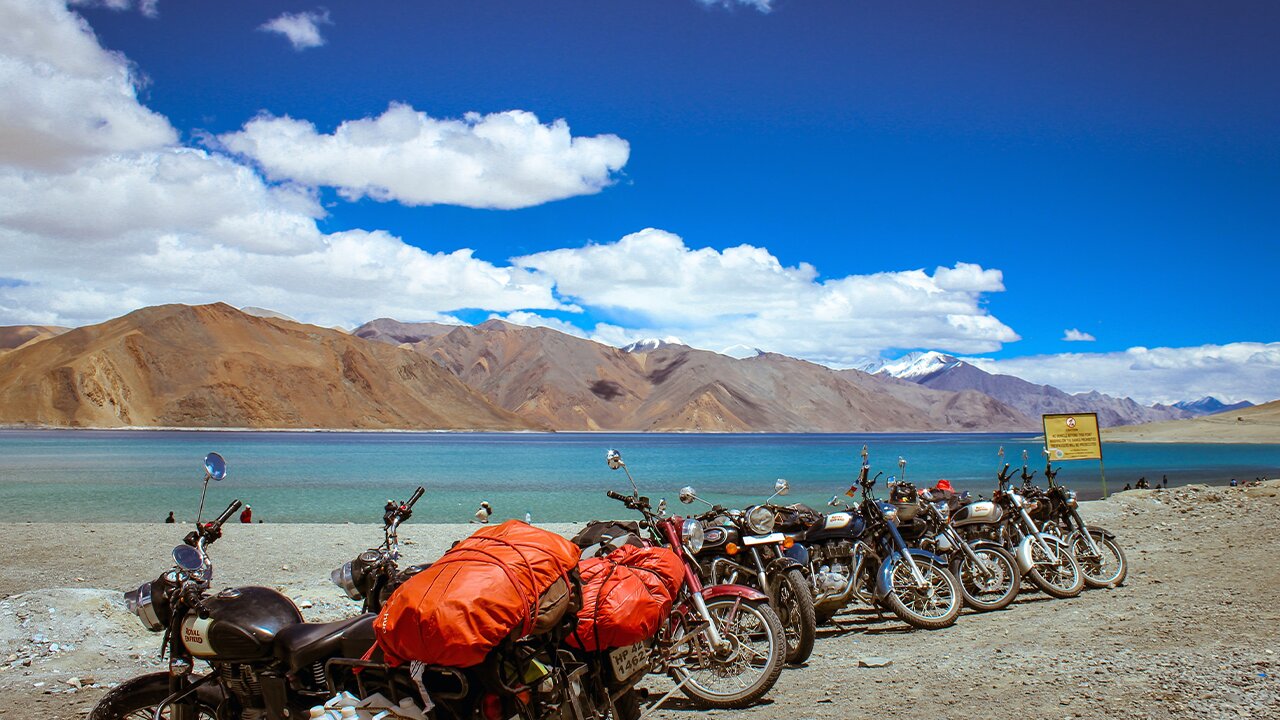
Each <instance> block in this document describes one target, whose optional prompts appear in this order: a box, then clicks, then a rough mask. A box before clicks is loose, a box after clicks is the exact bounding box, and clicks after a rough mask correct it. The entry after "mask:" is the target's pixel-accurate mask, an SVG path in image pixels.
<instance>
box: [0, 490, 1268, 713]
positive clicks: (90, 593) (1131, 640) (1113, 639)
mask: <svg viewBox="0 0 1280 720" xmlns="http://www.w3.org/2000/svg"><path fill="white" fill-rule="evenodd" d="M1082 507H1083V511H1084V513H1085V516H1086V518H1087V519H1088V520H1089V521H1090V522H1092V523H1094V524H1098V525H1102V526H1105V527H1108V528H1110V529H1111V530H1113V531H1115V532H1116V533H1117V535H1118V536H1119V538H1120V542H1121V544H1122V546H1123V547H1124V548H1125V549H1126V551H1127V553H1128V556H1129V561H1130V572H1129V578H1128V581H1127V582H1126V583H1125V585H1124V586H1122V587H1120V588H1118V589H1115V590H1094V591H1086V592H1085V593H1084V594H1082V595H1081V596H1080V597H1078V598H1074V599H1071V600H1053V599H1051V598H1048V597H1047V596H1045V595H1043V594H1040V593H1036V592H1032V591H1031V590H1030V588H1029V587H1028V588H1026V589H1024V591H1023V594H1022V595H1021V596H1020V597H1019V600H1018V601H1017V602H1016V603H1014V604H1013V605H1012V606H1011V607H1009V608H1008V609H1007V610H1004V611H1002V612H997V613H987V614H970V613H966V614H964V615H962V616H961V618H960V620H959V621H958V622H957V624H956V625H955V626H953V627H951V628H948V629H945V630H940V631H935V632H925V631H909V629H908V627H907V626H906V625H904V624H903V623H901V622H898V621H897V620H894V619H892V618H890V617H883V618H882V617H878V616H877V615H876V614H875V613H874V612H869V613H858V612H855V613H852V614H849V615H843V616H840V617H838V618H837V624H836V625H835V626H832V627H828V628H825V629H823V630H821V631H820V633H819V634H820V639H819V642H818V645H817V648H816V650H815V651H814V655H813V657H812V658H811V659H810V661H809V663H808V665H807V666H805V667H799V668H791V669H788V670H787V671H786V672H784V673H783V675H782V678H781V679H780V680H779V682H778V685H777V686H776V687H775V688H774V690H773V692H771V693H770V694H769V696H768V698H767V699H766V701H765V702H764V703H762V704H761V705H759V706H757V707H755V708H752V709H749V710H744V711H719V712H716V711H710V712H705V713H704V712H700V711H697V710H694V709H692V708H691V707H690V706H688V705H687V704H686V703H684V702H682V701H680V700H679V699H672V700H671V701H669V702H668V703H667V704H666V705H664V706H663V707H662V708H660V709H658V710H657V712H656V713H655V716H656V717H659V718H667V719H669V720H680V719H688V718H692V717H696V716H701V715H707V716H718V717H728V718H739V717H741V718H761V719H766V718H768V719H772V718H788V719H791V720H805V719H807V718H815V719H816V718H848V717H874V716H879V715H894V716H903V717H912V718H916V717H918V718H957V719H958V718H966V719H968V718H993V719H994V718H1002V719H1005V718H1011V717H1013V718H1017V717H1026V718H1063V719H1066V718H1114V717H1124V718H1152V719H1157V718H1158V719H1159V720H1168V719H1170V718H1280V679H1278V676H1280V656H1278V655H1277V653H1278V652H1280V562H1277V559H1276V548H1277V547H1280V482H1277V481H1272V482H1271V483H1269V484H1268V485H1267V486H1265V487H1262V488H1250V489H1244V488H1217V487H1215V488H1207V487H1203V486H1188V487H1185V488H1175V489H1171V490H1162V491H1130V492H1127V493H1121V494H1118V495H1116V496H1113V497H1112V498H1111V499H1110V500H1107V501H1097V502H1090V503H1084V504H1083V506H1082ZM474 527H475V526H466V525H413V524H410V525H408V526H406V527H405V528H404V531H403V532H402V534H401V537H402V539H404V540H407V541H408V543H407V544H406V546H405V547H404V548H403V549H404V551H405V560H406V561H408V562H421V561H426V560H431V559H434V558H436V557H438V556H439V555H440V554H441V553H442V552H443V551H444V549H445V548H446V547H448V545H449V544H450V543H451V542H452V541H454V540H456V539H458V538H460V537H462V536H464V535H466V534H467V533H469V532H470V531H471V530H473V529H474ZM547 527H549V528H550V529H552V530H556V531H557V532H564V533H572V532H573V531H574V530H576V527H575V526H572V525H549V526H547ZM189 529H190V528H189V526H188V527H185V528H184V527H183V526H182V525H178V526H165V525H127V524H118V525H111V524H99V525H85V526H79V527H75V526H64V525H54V524H33V523H27V524H0V598H2V599H0V716H3V717H6V718H9V717H12V718H15V719H16V718H42V719H51V718H79V717H81V716H83V715H84V714H85V713H86V712H88V709H89V708H90V707H92V705H93V703H94V702H96V701H97V699H98V698H99V697H101V695H102V694H103V693H104V692H105V688H106V687H108V686H109V685H110V684H111V683H114V682H119V681H121V680H123V679H125V678H128V677H131V676H133V675H136V674H139V673H141V672H146V671H150V670H152V669H156V668H158V667H159V665H158V662H157V660H156V657H155V654H156V651H157V650H158V648H159V636H158V635H152V634H150V633H148V632H146V631H145V630H143V629H142V627H141V625H139V623H138V622H137V619H136V618H134V617H133V616H132V615H131V614H129V613H128V612H127V611H126V610H125V609H124V605H123V602H122V600H121V597H120V592H121V591H123V590H128V589H132V588H133V587H136V586H137V585H138V584H140V583H141V582H143V581H145V580H148V579H151V578H153V577H155V576H156V575H157V574H159V572H160V571H161V570H163V569H164V568H166V567H168V566H169V565H170V564H171V561H170V558H169V549H170V548H171V547H172V546H173V545H174V544H176V543H177V542H178V541H179V540H180V539H181V536H182V535H183V534H184V533H185V532H186V531H187V530H189ZM380 537H381V529H380V527H376V526H371V525H248V526H240V525H236V526H228V528H227V529H226V532H225V536H224V538H223V540H222V541H220V542H219V543H218V544H217V545H215V546H214V548H213V551H212V555H213V559H214V562H215V566H216V573H215V579H216V582H215V586H216V587H220V586H223V585H241V584H264V581H266V583H265V584H271V585H272V586H273V587H276V588H277V589H279V590H281V591H282V592H285V593H286V594H288V595H289V596H290V597H293V598H294V599H295V601H297V602H298V603H299V604H300V605H301V606H303V608H304V609H303V613H304V615H306V616H307V619H308V620H312V621H326V620H334V619H338V618H341V617H345V616H347V615H349V614H351V613H352V612H353V611H354V610H355V609H356V608H355V606H354V603H352V602H350V601H348V600H346V598H345V597H344V596H342V595H341V593H340V592H339V591H338V590H337V588H336V587H334V586H332V585H331V584H329V582H328V573H329V570H330V569H331V568H333V567H335V566H337V565H339V564H340V563H342V562H344V561H346V560H348V559H350V558H351V557H352V556H353V555H355V553H356V552H358V551H359V550H362V549H364V548H366V547H368V546H369V545H372V544H375V543H376V541H377V540H379V539H380ZM869 658H885V659H887V660H889V661H890V664H889V665H888V666H886V667H876V668H865V667H859V662H858V661H859V660H862V659H869ZM664 683H665V681H664V680H662V679H660V678H654V679H652V680H651V681H650V682H649V684H650V686H651V687H652V688H653V689H654V690H655V691H657V692H661V690H662V688H663V685H664ZM655 697H656V695H655Z"/></svg>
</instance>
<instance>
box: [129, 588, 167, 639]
mask: <svg viewBox="0 0 1280 720" xmlns="http://www.w3.org/2000/svg"><path fill="white" fill-rule="evenodd" d="M124 605H125V607H127V608H129V612H131V613H133V614H134V615H137V616H138V619H139V620H141V621H142V625H143V627H145V628H146V629H148V630H150V631H151V632H156V631H159V630H163V629H164V623H163V622H161V621H160V614H159V612H157V611H156V604H155V601H154V599H153V598H152V597H151V583H149V582H148V583H142V585H141V586H140V587H139V588H138V589H137V590H131V591H129V592H127V593H125V594H124Z"/></svg>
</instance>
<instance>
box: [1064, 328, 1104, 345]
mask: <svg viewBox="0 0 1280 720" xmlns="http://www.w3.org/2000/svg"><path fill="white" fill-rule="evenodd" d="M1097 339H1098V338H1096V337H1094V336H1092V335H1090V334H1089V333H1087V332H1082V331H1080V330H1078V329H1076V328H1071V329H1070V330H1064V331H1063V332H1062V340H1063V342H1094V341H1095V340H1097Z"/></svg>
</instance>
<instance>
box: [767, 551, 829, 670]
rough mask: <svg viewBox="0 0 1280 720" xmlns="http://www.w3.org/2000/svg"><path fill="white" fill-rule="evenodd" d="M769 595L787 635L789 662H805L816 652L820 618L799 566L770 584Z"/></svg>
mask: <svg viewBox="0 0 1280 720" xmlns="http://www.w3.org/2000/svg"><path fill="white" fill-rule="evenodd" d="M769 597H770V599H771V601H772V602H773V607H774V610H776V611H777V613H778V618H779V619H780V620H782V630H783V633H784V634H785V635H786V638H787V662H788V663H791V664H793V665H798V664H800V663H803V662H804V661H805V660H808V659H809V656H810V655H812V654H813V641H814V638H816V637H817V635H818V619H817V617H816V616H815V614H814V610H813V593H812V592H811V591H810V590H809V583H808V581H807V580H805V577H804V573H803V572H801V571H800V568H796V567H793V568H791V569H790V570H787V571H786V572H784V573H782V574H781V575H778V576H777V577H776V578H775V579H774V580H773V582H772V583H771V586H770V588H769Z"/></svg>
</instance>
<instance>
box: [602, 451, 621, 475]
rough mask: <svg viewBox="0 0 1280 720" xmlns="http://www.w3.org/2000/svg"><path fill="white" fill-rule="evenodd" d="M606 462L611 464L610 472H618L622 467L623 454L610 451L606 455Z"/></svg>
mask: <svg viewBox="0 0 1280 720" xmlns="http://www.w3.org/2000/svg"><path fill="white" fill-rule="evenodd" d="M604 459H605V462H607V463H609V469H610V470H617V469H618V468H620V467H622V454H621V453H619V452H618V451H617V450H610V451H609V452H607V453H605V455H604Z"/></svg>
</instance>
